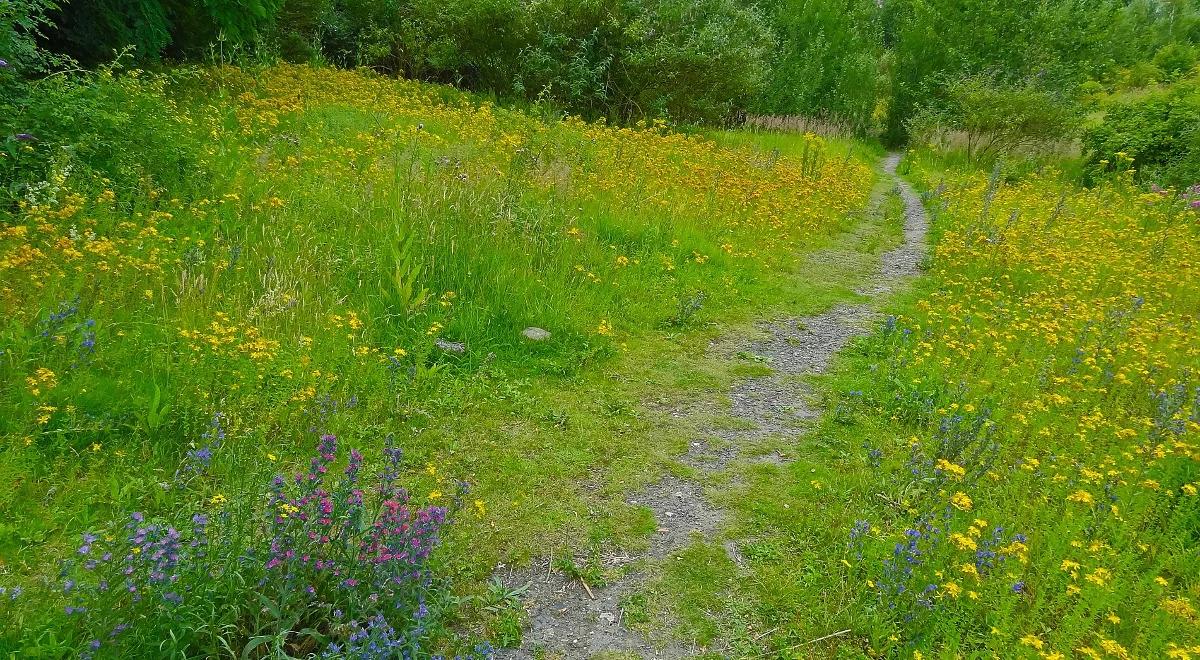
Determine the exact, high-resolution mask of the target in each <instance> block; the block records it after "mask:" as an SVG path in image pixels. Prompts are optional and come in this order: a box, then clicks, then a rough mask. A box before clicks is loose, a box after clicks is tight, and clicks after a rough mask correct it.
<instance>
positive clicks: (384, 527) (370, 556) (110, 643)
mask: <svg viewBox="0 0 1200 660" xmlns="http://www.w3.org/2000/svg"><path fill="white" fill-rule="evenodd" d="M338 453H339V452H338V441H337V438H336V437H335V436H333V435H323V436H321V438H320V443H319V445H318V446H317V449H316V455H315V456H314V457H313V458H312V460H311V462H310V464H309V467H308V469H307V470H306V471H304V472H300V473H296V474H294V475H291V476H288V477H285V476H283V475H277V476H275V477H274V479H273V480H272V481H271V483H270V485H269V486H268V488H267V490H268V493H267V497H266V500H265V503H264V504H256V505H250V506H240V507H239V506H235V502H234V501H231V500H230V499H229V498H226V497H225V496H224V495H218V496H214V497H212V498H209V499H208V501H207V504H208V505H210V506H215V507H216V511H215V512H213V511H210V512H195V513H188V514H184V513H180V514H179V516H178V517H179V519H178V520H176V519H173V518H171V517H170V516H163V517H158V518H150V517H147V516H146V515H144V514H143V513H141V512H134V513H132V514H130V515H128V516H127V517H126V519H125V520H124V521H123V522H118V523H116V524H114V525H113V526H111V527H109V528H107V529H102V530H97V531H95V532H88V533H85V534H83V536H82V539H81V543H80V545H79V546H78V548H77V549H76V551H75V553H74V556H73V557H72V558H71V559H70V560H69V561H67V562H66V563H65V564H64V566H63V568H62V571H61V573H60V576H59V577H60V580H61V582H60V583H59V585H58V586H57V587H56V590H57V591H61V594H62V600H63V602H65V605H64V607H63V611H62V613H61V618H60V619H59V620H57V621H56V623H55V625H54V627H55V628H56V629H57V631H58V636H59V637H61V638H63V639H64V640H65V641H64V642H63V649H62V650H64V651H66V650H69V651H73V652H75V653H78V654H79V655H80V656H81V657H85V658H91V657H100V656H104V657H109V656H119V655H122V654H128V653H131V652H134V651H135V650H138V649H144V648H145V647H144V645H143V644H142V643H141V641H139V640H145V639H147V638H151V637H155V636H159V635H169V636H171V637H173V638H175V647H176V648H178V649H180V650H183V651H185V652H187V651H189V650H190V651H193V652H194V651H196V650H197V648H195V647H193V646H192V645H191V642H192V640H190V639H189V636H191V637H197V638H199V637H201V636H202V634H203V633H202V631H200V630H196V629H195V628H194V627H192V626H190V625H189V621H195V620H196V619H197V618H198V617H197V615H198V614H200V613H203V615H204V618H206V619H212V618H213V615H212V612H213V611H214V610H215V609H217V608H216V606H217V605H218V604H220V603H221V602H223V601H224V599H226V598H232V599H236V598H237V593H226V592H224V590H223V587H225V586H229V587H231V588H233V589H242V590H244V589H247V588H249V589H252V590H253V591H254V592H256V593H257V595H258V600H259V601H260V602H261V604H262V607H261V610H260V611H259V613H258V614H259V616H257V617H256V622H257V623H255V624H247V623H246V622H244V621H230V622H227V623H229V624H230V625H229V626H228V627H227V631H233V632H231V633H230V632H226V633H225V634H223V635H222V637H223V640H224V641H223V644H222V645H223V646H226V647H228V648H233V649H250V650H253V649H255V648H258V647H260V646H263V645H264V644H265V643H266V642H268V641H272V642H274V643H275V646H276V649H277V650H281V651H283V652H284V653H286V654H289V655H294V654H301V655H303V654H307V653H309V652H311V651H313V650H314V649H320V650H322V651H323V657H343V654H345V653H354V654H355V655H354V657H360V656H362V657H400V656H403V657H416V656H418V655H419V654H420V653H421V651H422V644H423V642H426V641H427V640H428V638H429V637H430V632H431V629H432V628H431V624H432V623H433V621H434V620H435V619H436V612H435V611H434V610H435V609H436V608H431V607H430V606H429V605H428V604H427V602H428V601H430V600H431V599H432V600H436V596H432V594H434V592H436V590H437V587H438V583H437V581H436V580H435V579H434V575H433V572H432V570H431V568H430V564H429V561H430V555H431V553H432V552H433V550H434V548H435V547H436V546H437V544H438V534H439V532H440V530H441V529H442V527H443V526H444V525H445V524H446V523H447V522H448V520H449V518H450V514H451V512H452V511H454V510H456V509H457V508H458V507H459V506H460V504H461V502H462V495H463V494H465V493H466V490H467V487H466V484H463V483H461V482H460V483H459V484H458V486H457V494H456V497H454V498H452V500H451V502H450V504H449V506H433V505H428V506H422V505H420V504H417V503H414V502H413V501H412V499H411V498H410V496H409V494H408V491H407V490H406V489H405V488H403V487H402V486H401V485H400V484H399V474H400V469H401V460H402V452H401V450H400V449H399V448H398V447H396V446H395V445H394V444H393V443H392V441H391V439H390V438H389V439H388V441H387V444H386V446H385V448H384V450H383V462H382V465H381V466H379V468H378V469H375V470H372V469H369V468H368V467H367V466H366V461H365V459H364V457H363V455H362V454H361V453H360V452H359V451H358V450H356V449H352V450H350V452H349V456H348V459H347V460H346V464H345V467H344V468H340V469H338V468H335V464H336V463H338V458H339V456H338ZM197 469H202V467H201V468H197ZM194 472H195V470H191V471H189V472H187V473H186V474H189V475H190V474H193V473H194ZM180 487H182V488H186V487H187V484H186V483H185V484H182V485H180ZM234 498H235V500H236V499H240V500H242V501H244V502H254V501H256V499H257V498H256V496H255V494H254V493H250V494H244V495H241V496H234ZM257 501H258V502H263V500H262V499H257ZM227 502H228V503H229V506H225V507H221V506H220V505H224V504H226V503H227ZM239 515H249V516H254V517H257V519H258V521H259V522H257V523H255V522H254V521H253V520H251V521H249V522H250V523H251V524H248V525H246V524H238V521H237V520H236V518H237V517H238V516H239ZM213 528H218V529H217V530H214V529H213ZM234 530H245V531H244V533H248V534H249V535H250V537H251V538H249V539H245V538H242V539H238V538H233V536H234V534H232V532H233V531H234ZM215 532H216V533H215ZM231 578H235V579H231ZM9 591H14V592H15V593H19V591H15V590H11V589H10V590H9ZM8 600H9V601H13V602H15V598H10V599H8ZM219 616H220V615H218V617H219ZM481 648H482V647H481ZM487 648H490V647H487ZM363 653H368V655H366V656H363V655H362V654H363ZM371 653H375V655H370V654H371ZM489 653H490V651H488V653H482V655H484V656H487V655H488V654H489ZM476 655H480V653H477V654H476Z"/></svg>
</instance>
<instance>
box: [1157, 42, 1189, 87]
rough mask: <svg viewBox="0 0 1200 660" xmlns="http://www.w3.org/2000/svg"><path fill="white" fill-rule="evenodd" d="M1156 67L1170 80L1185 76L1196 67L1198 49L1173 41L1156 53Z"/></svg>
mask: <svg viewBox="0 0 1200 660" xmlns="http://www.w3.org/2000/svg"><path fill="white" fill-rule="evenodd" d="M1154 66H1156V67H1158V69H1159V71H1162V72H1163V73H1165V74H1166V75H1167V77H1170V78H1175V77H1178V76H1181V75H1184V74H1186V73H1187V72H1188V71H1191V70H1192V67H1194V66H1196V49H1195V47H1193V46H1191V45H1190V44H1181V43H1179V42H1175V41H1173V42H1171V43H1169V44H1167V45H1165V46H1163V47H1162V48H1159V49H1158V51H1157V52H1156V53H1154Z"/></svg>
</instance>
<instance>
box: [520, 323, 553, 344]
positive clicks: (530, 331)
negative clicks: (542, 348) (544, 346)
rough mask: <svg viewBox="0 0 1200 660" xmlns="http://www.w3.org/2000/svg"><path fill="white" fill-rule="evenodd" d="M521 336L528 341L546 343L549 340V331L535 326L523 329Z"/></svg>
mask: <svg viewBox="0 0 1200 660" xmlns="http://www.w3.org/2000/svg"><path fill="white" fill-rule="evenodd" d="M521 334H522V335H524V336H525V338H526V339H528V340H529V341H546V340H547V339H549V338H550V331H549V330H543V329H542V328H538V327H535V326H530V327H528V328H525V329H524V330H522V331H521Z"/></svg>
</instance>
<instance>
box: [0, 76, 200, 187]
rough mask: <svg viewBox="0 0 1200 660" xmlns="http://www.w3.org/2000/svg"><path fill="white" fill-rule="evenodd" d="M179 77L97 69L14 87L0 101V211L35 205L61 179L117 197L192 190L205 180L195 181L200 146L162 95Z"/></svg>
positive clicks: (169, 102) (169, 101)
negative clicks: (85, 181)
mask: <svg viewBox="0 0 1200 660" xmlns="http://www.w3.org/2000/svg"><path fill="white" fill-rule="evenodd" d="M186 75H188V72H187V70H185V69H180V70H177V71H176V72H174V73H173V74H171V75H170V76H167V75H153V74H147V73H145V72H132V73H129V74H120V73H119V72H118V71H116V70H115V69H114V68H112V67H102V68H100V69H99V70H97V71H95V72H92V73H86V74H79V75H71V76H50V77H47V78H43V79H41V80H37V81H33V82H29V83H25V82H21V83H18V88H19V90H20V94H19V95H17V96H15V97H11V98H9V99H6V100H4V101H0V114H2V115H3V116H2V117H0V135H3V136H7V137H6V138H5V141H4V142H3V143H0V204H5V203H8V204H11V203H13V202H15V201H16V200H18V199H29V198H30V197H31V196H32V197H34V198H37V199H36V201H39V202H40V201H43V200H41V197H45V196H47V195H49V196H53V195H54V194H55V190H56V189H57V188H58V187H60V186H62V184H63V183H65V179H66V178H68V177H75V178H76V179H80V178H83V179H89V178H90V179H92V180H94V181H95V182H96V183H97V184H102V185H103V186H104V187H107V188H111V189H113V190H116V191H118V192H123V193H132V192H151V191H152V190H153V189H154V188H156V187H160V186H169V187H171V188H172V189H173V190H177V191H180V192H183V191H189V190H191V189H192V188H194V186H195V184H196V183H197V182H199V181H203V180H205V179H206V178H207V177H205V176H203V175H200V176H197V174H198V173H200V172H202V171H203V167H202V166H201V163H200V158H199V153H200V147H199V145H198V143H197V142H196V141H195V139H194V138H193V137H192V136H191V134H190V131H189V130H188V126H187V122H186V121H185V120H183V119H182V118H181V117H180V116H179V115H178V114H177V112H176V111H175V103H174V101H173V99H172V98H171V97H170V96H169V95H168V94H167V93H166V85H167V84H168V82H169V81H170V80H171V79H172V78H175V79H178V78H182V77H185V76H186ZM84 187H85V188H86V187H88V186H86V185H85V186H84ZM30 201H35V200H34V199H30Z"/></svg>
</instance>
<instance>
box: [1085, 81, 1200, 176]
mask: <svg viewBox="0 0 1200 660" xmlns="http://www.w3.org/2000/svg"><path fill="white" fill-rule="evenodd" d="M1083 146H1084V149H1085V151H1086V153H1087V160H1088V177H1089V179H1090V180H1092V181H1095V180H1097V179H1099V178H1101V177H1103V176H1104V175H1105V174H1106V173H1111V172H1113V171H1114V170H1117V171H1125V170H1127V169H1128V168H1129V167H1130V164H1129V163H1130V162H1132V168H1134V170H1135V173H1136V175H1137V178H1138V179H1139V180H1141V181H1144V182H1150V183H1157V184H1160V185H1164V186H1180V187H1182V186H1188V185H1191V184H1194V183H1197V182H1200V85H1198V84H1197V83H1196V81H1194V80H1193V81H1185V82H1183V83H1180V84H1178V85H1176V86H1175V87H1174V88H1172V89H1171V90H1169V91H1166V92H1163V93H1159V94H1153V95H1150V96H1147V97H1145V98H1142V99H1139V100H1136V101H1131V102H1128V103H1122V104H1118V105H1115V106H1113V107H1111V108H1109V110H1108V113H1107V115H1106V116H1105V118H1104V122H1103V123H1101V124H1100V125H1099V126H1096V127H1093V128H1091V129H1089V130H1087V131H1086V132H1085V133H1084V136H1083ZM1130 159H1132V160H1130Z"/></svg>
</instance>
